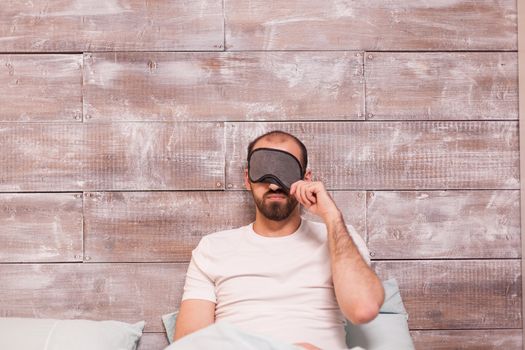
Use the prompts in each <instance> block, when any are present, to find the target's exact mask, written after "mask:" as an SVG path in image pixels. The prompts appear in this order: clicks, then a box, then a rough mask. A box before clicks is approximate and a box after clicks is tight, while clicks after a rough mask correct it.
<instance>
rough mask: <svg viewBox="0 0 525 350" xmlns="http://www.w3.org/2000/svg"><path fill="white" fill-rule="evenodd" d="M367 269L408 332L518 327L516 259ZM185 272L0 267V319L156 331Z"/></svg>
mask: <svg viewBox="0 0 525 350" xmlns="http://www.w3.org/2000/svg"><path fill="white" fill-rule="evenodd" d="M374 265H375V268H376V269H377V270H378V273H379V275H380V277H381V278H382V279H386V278H388V277H395V278H396V279H397V280H398V282H399V285H400V290H401V296H402V298H403V301H404V303H405V306H406V308H407V311H408V313H409V315H410V318H409V324H410V326H411V328H412V329H443V328H448V329H476V328H520V327H521V323H520V322H521V321H520V320H521V319H520V317H521V308H520V306H521V276H520V271H521V270H520V262H519V260H460V261H458V260H452V261H405V262H399V261H381V262H375V263H374ZM186 271H187V264H179V263H177V264H174V263H128V264H127V263H112V264H106V263H92V264H87V263H83V264H82V263H78V264H75V263H69V264H0V276H2V283H1V284H0V300H2V303H1V304H0V316H2V317H6V316H7V317H10V316H13V317H16V316H18V317H39V318H46V317H48V318H65V319H69V318H87V319H97V320H102V319H114V320H121V321H124V322H137V321H139V320H146V322H147V323H146V332H163V331H164V329H163V326H162V323H161V316H162V315H164V314H166V313H169V312H172V311H174V310H176V309H177V308H178V307H179V304H180V298H181V296H182V289H183V285H184V280H185V274H186ZM20 276H23V277H24V278H20ZM387 276H388V277H387Z"/></svg>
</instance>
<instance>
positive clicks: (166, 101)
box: [84, 52, 364, 121]
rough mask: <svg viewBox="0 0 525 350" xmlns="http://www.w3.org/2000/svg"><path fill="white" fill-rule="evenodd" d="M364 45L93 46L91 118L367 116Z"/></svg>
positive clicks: (87, 85)
mask: <svg viewBox="0 0 525 350" xmlns="http://www.w3.org/2000/svg"><path fill="white" fill-rule="evenodd" d="M362 65H363V53H362V52H314V53H312V52H249V53H231V52H228V53H216V52H211V53H210V52H205V53H195V52H192V53H182V52H178V53H127V52H126V53H95V54H92V53H88V54H86V55H85V70H84V112H85V114H86V115H88V116H89V117H90V119H86V121H100V120H102V121H123V120H141V121H153V120H168V121H172V120H192V121H197V120H245V119H247V120H276V119H282V120H287V119H303V120H305V119H317V120H318V119H364V79H363V66H362Z"/></svg>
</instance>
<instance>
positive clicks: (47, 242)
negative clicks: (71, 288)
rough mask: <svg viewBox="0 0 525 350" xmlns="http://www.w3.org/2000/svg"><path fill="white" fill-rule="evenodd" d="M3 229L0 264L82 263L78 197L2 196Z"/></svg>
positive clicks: (60, 194) (36, 194)
mask: <svg viewBox="0 0 525 350" xmlns="http://www.w3.org/2000/svg"><path fill="white" fill-rule="evenodd" d="M0 227H1V229H0V247H1V249H0V262H39V261H42V262H52V261H82V254H83V253H82V249H83V246H82V196H81V194H79V193H24V194H8V193H2V194H0Z"/></svg>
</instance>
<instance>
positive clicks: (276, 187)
mask: <svg viewBox="0 0 525 350" xmlns="http://www.w3.org/2000/svg"><path fill="white" fill-rule="evenodd" d="M279 188H281V187H280V186H279V185H276V184H270V189H271V190H272V191H277V190H278V189H279Z"/></svg>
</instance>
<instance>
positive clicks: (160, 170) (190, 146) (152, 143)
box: [0, 123, 224, 191]
mask: <svg viewBox="0 0 525 350" xmlns="http://www.w3.org/2000/svg"><path fill="white" fill-rule="evenodd" d="M0 137H3V144H2V146H3V150H4V151H3V152H2V153H1V154H0V164H2V167H1V168H0V191H77V190H84V191H89V190H106V189H113V190H119V189H120V190H128V189H134V190H155V189H162V190H164V189H220V188H224V155H223V154H224V152H223V138H224V136H223V124H222V123H149V124H148V123H113V124H112V123H96V124H95V123H93V124H86V123H84V124H80V123H63V124H49V123H48V124H45V123H25V124H21V123H20V124H13V123H0Z"/></svg>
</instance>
